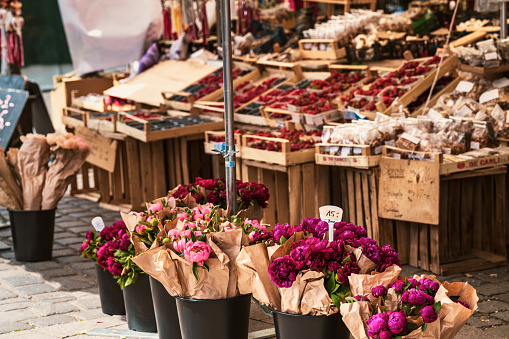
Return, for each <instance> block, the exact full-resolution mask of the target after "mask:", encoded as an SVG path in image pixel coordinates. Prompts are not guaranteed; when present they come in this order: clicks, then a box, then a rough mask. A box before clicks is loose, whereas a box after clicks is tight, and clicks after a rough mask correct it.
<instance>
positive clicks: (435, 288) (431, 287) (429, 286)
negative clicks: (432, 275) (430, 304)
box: [419, 278, 440, 293]
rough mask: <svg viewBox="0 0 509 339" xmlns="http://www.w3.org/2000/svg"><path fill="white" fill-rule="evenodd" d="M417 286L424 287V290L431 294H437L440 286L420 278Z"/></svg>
mask: <svg viewBox="0 0 509 339" xmlns="http://www.w3.org/2000/svg"><path fill="white" fill-rule="evenodd" d="M419 284H421V285H424V289H425V290H430V291H432V292H433V293H437V291H438V288H439V287H440V284H439V283H437V282H436V281H433V280H431V279H428V278H422V279H421V280H419Z"/></svg>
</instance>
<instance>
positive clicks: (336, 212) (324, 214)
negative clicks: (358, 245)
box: [318, 205, 343, 241]
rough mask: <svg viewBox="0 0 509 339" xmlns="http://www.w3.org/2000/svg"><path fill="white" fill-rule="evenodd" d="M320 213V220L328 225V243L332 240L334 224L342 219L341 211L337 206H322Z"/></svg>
mask: <svg viewBox="0 0 509 339" xmlns="http://www.w3.org/2000/svg"><path fill="white" fill-rule="evenodd" d="M318 210H319V211H320V219H322V220H323V221H325V222H326V223H328V224H329V241H333V240H334V224H335V223H336V222H339V221H341V219H342V218H343V210H342V209H341V208H339V207H337V206H330V205H329V206H322V207H320V208H319V209H318Z"/></svg>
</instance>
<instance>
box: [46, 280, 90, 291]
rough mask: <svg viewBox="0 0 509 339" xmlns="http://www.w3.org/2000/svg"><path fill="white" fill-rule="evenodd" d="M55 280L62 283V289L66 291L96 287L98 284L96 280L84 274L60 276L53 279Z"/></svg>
mask: <svg viewBox="0 0 509 339" xmlns="http://www.w3.org/2000/svg"><path fill="white" fill-rule="evenodd" d="M53 281H54V282H57V283H58V284H60V286H62V290H64V291H76V290H81V289H85V288H90V287H94V286H95V285H96V282H95V281H94V280H92V279H90V278H85V277H83V276H68V277H58V278H55V279H53Z"/></svg>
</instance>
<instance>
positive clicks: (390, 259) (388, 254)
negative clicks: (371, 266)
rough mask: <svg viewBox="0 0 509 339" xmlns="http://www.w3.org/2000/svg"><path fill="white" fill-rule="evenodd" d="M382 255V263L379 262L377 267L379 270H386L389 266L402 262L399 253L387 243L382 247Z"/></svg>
mask: <svg viewBox="0 0 509 339" xmlns="http://www.w3.org/2000/svg"><path fill="white" fill-rule="evenodd" d="M380 256H381V261H380V264H378V267H377V268H376V271H377V272H384V271H385V270H386V269H387V268H389V267H391V266H392V265H394V264H396V265H398V266H399V265H400V264H401V262H400V261H399V254H398V252H396V250H394V248H392V247H391V246H390V245H385V246H382V247H380Z"/></svg>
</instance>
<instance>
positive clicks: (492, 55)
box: [484, 52, 498, 61]
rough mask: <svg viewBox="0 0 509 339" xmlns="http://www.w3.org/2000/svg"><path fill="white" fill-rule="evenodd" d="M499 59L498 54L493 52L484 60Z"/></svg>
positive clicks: (486, 55) (485, 55) (487, 54)
mask: <svg viewBox="0 0 509 339" xmlns="http://www.w3.org/2000/svg"><path fill="white" fill-rule="evenodd" d="M497 59H498V54H497V52H491V53H486V54H484V60H486V61H490V60H497Z"/></svg>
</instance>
